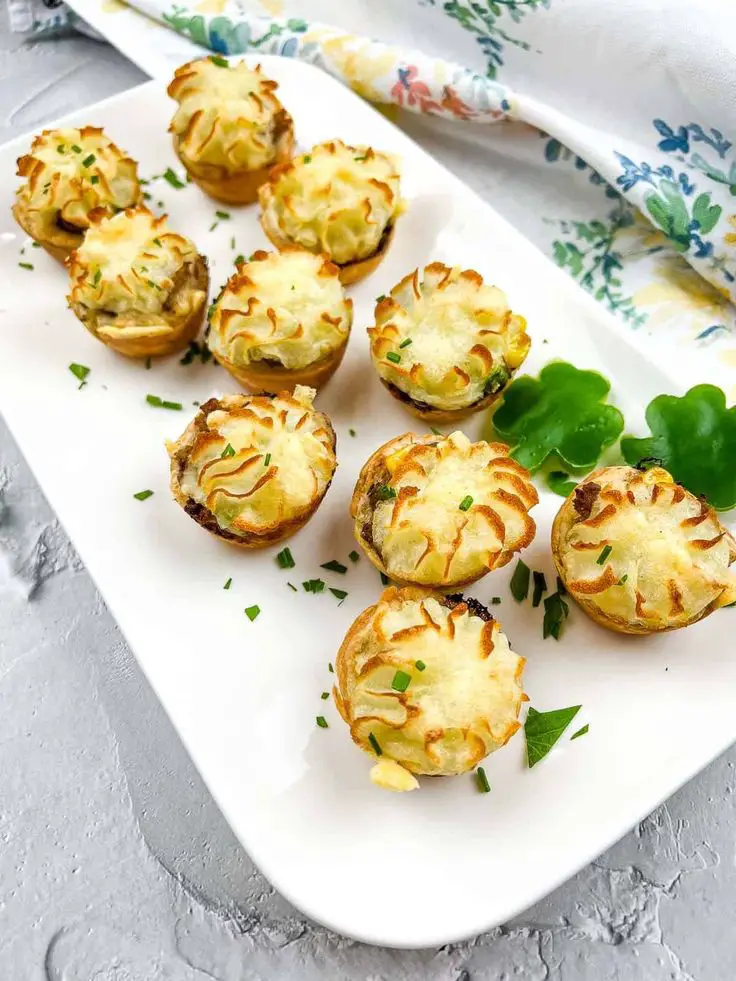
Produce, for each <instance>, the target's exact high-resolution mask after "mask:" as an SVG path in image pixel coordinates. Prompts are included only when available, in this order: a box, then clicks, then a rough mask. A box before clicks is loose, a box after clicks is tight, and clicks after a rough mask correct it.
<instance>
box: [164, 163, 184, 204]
mask: <svg viewBox="0 0 736 981" xmlns="http://www.w3.org/2000/svg"><path fill="white" fill-rule="evenodd" d="M161 176H162V177H163V179H164V180H165V181H167V182H168V183H169V184H171V186H172V187H174V188H176V190H177V191H180V190H181V189H182V188H183V187H186V184H185V183H184V181H181V180H179V178H178V177H177V176H176V174H175V173H174V171H173V170H172V169H171V167H167V168H166V170H165V171H164V172H163V174H162V175H161ZM163 204H164V203H163V201H159V206H160V207H163Z"/></svg>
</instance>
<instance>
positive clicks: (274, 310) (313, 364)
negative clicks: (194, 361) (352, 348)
mask: <svg viewBox="0 0 736 981" xmlns="http://www.w3.org/2000/svg"><path fill="white" fill-rule="evenodd" d="M352 321H353V301H352V300H349V299H347V297H346V296H345V291H344V289H343V286H342V283H341V282H340V277H339V270H338V268H337V266H335V265H334V263H332V262H330V261H329V259H328V258H327V256H324V255H314V254H313V253H311V252H307V251H306V249H297V248H289V249H285V250H284V251H283V252H262V251H259V252H255V253H254V254H253V255H252V256H251V257H250V259H249V260H248V261H247V262H244V263H242V264H241V265H239V266H238V269H237V272H236V273H235V275H233V276H231V277H230V279H229V280H228V282H227V284H226V286H225V288H224V289H223V291H222V292H221V293H220V295H219V297H218V298H217V300H216V302H215V304H214V306H213V310H212V314H211V316H210V332H209V335H208V339H207V343H208V344H209V347H210V350H211V351H212V353H213V354H214V356H215V357H216V358H217V360H218V361H219V362H220V364H221V365H223V367H224V368H226V369H227V370H228V371H229V372H230V374H231V375H233V377H234V378H237V380H238V381H239V382H240V383H241V384H242V385H244V386H246V388H250V389H251V390H253V391H259V392H262V391H269V392H274V391H281V390H282V389H284V388H293V387H294V385H311V386H313V387H315V388H318V387H319V386H320V385H322V384H324V382H326V381H327V379H328V378H329V377H330V376H331V375H332V374H333V372H334V371H335V370H336V368H337V367H338V365H339V364H340V362H341V361H342V358H343V355H344V353H345V348H346V345H347V342H348V337H349V336H350V327H351V324H352Z"/></svg>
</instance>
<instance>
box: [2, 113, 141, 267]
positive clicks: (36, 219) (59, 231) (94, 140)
mask: <svg viewBox="0 0 736 981" xmlns="http://www.w3.org/2000/svg"><path fill="white" fill-rule="evenodd" d="M18 176H19V177H25V178H26V182H25V183H24V184H22V185H21V186H20V187H19V188H18V190H17V191H16V196H15V204H14V205H13V215H14V216H15V220H16V221H17V222H18V224H19V225H20V226H21V228H22V229H23V231H24V232H27V233H28V234H29V235H30V236H31V238H32V239H34V240H35V241H36V242H38V244H39V245H42V246H43V247H44V249H46V251H47V252H48V253H49V254H50V255H52V256H53V257H54V258H55V259H61V260H63V259H65V258H66V257H67V256H68V255H69V253H70V252H71V251H72V250H73V249H76V248H78V247H79V245H81V243H82V239H83V237H84V234H85V232H86V231H87V229H88V228H89V226H90V218H89V216H90V212H92V211H96V212H97V213H98V214H99V213H100V210H102V211H103V212H104V213H106V214H109V215H114V214H115V213H116V212H117V211H121V210H122V209H124V208H130V207H131V206H132V205H135V204H137V203H138V202H139V201H140V199H141V188H140V184H139V182H138V164H137V163H136V162H135V161H134V160H131V159H130V157H128V156H126V155H125V153H124V152H123V151H122V150H121V149H120V148H119V147H117V146H116V145H115V144H114V143H113V142H112V141H111V140H110V139H108V138H107V136H105V134H104V132H103V131H102V130H101V129H98V128H97V127H95V126H83V127H82V128H81V129H72V128H64V129H46V130H44V131H43V132H42V133H41V134H39V135H38V136H37V137H36V138H35V139H34V141H33V143H32V144H31V149H30V152H29V153H27V154H26V155H25V156H23V157H19V159H18Z"/></svg>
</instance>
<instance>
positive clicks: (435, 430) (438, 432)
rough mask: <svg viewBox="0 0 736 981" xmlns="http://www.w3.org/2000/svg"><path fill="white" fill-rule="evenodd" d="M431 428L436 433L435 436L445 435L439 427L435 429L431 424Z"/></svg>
mask: <svg viewBox="0 0 736 981" xmlns="http://www.w3.org/2000/svg"><path fill="white" fill-rule="evenodd" d="M429 428H430V430H431V431H432V432H433V433H434V434H435V436H444V435H445V434H444V433H441V432H440V431H439V429H435V428H434V426H430V427H429Z"/></svg>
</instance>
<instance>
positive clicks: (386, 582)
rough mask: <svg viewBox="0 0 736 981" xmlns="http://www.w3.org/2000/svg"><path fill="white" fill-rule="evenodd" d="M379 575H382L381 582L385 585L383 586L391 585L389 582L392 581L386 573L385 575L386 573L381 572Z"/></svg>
mask: <svg viewBox="0 0 736 981" xmlns="http://www.w3.org/2000/svg"><path fill="white" fill-rule="evenodd" d="M379 574H380V576H381V582H382V583H383V585H384V586H388V584H389V582H390V581H391V580H390V579H389V578H388V576H387V575H386V573H385V572H381V573H379Z"/></svg>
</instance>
